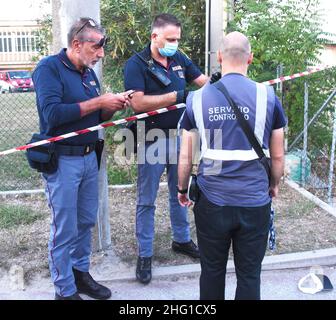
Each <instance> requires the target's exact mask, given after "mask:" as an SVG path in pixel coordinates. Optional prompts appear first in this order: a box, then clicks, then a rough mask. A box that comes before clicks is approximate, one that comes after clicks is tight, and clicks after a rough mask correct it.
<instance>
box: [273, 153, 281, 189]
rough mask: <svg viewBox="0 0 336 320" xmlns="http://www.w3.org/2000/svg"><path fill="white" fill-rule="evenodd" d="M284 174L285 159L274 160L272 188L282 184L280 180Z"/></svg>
mask: <svg viewBox="0 0 336 320" xmlns="http://www.w3.org/2000/svg"><path fill="white" fill-rule="evenodd" d="M283 174H284V157H280V158H277V159H272V168H271V187H275V186H277V185H278V184H279V183H280V179H281V177H282V176H283Z"/></svg>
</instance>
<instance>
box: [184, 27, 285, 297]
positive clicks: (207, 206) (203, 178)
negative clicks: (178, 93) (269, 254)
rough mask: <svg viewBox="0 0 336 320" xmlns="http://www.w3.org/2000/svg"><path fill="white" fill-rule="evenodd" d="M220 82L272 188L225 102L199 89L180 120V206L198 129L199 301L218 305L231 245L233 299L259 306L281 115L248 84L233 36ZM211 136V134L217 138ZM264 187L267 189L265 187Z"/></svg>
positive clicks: (209, 88) (279, 162) (267, 90)
mask: <svg viewBox="0 0 336 320" xmlns="http://www.w3.org/2000/svg"><path fill="white" fill-rule="evenodd" d="M217 57H218V62H219V63H220V64H221V67H222V75H223V77H222V79H221V80H219V81H221V82H222V83H223V84H224V85H225V86H226V88H227V90H228V92H229V94H230V96H231V98H232V99H233V101H235V102H236V104H237V105H238V108H239V109H240V110H241V111H242V112H243V113H244V118H245V120H247V122H248V125H249V126H250V127H251V128H252V130H253V131H254V134H255V136H256V137H257V139H258V140H259V142H261V143H262V148H263V149H264V152H265V154H266V155H267V154H268V156H270V159H271V180H270V182H269V179H268V176H267V173H266V170H265V168H264V167H263V165H262V164H261V163H260V161H259V158H258V155H257V154H256V152H255V151H254V150H253V149H252V148H251V144H250V143H249V140H248V139H247V137H246V136H245V134H244V132H243V131H242V129H241V127H240V125H239V123H238V122H237V120H236V117H235V113H234V112H233V110H232V109H231V107H230V104H229V103H228V101H227V99H226V98H225V96H224V95H223V93H222V92H220V91H219V90H218V89H217V88H216V87H215V86H213V85H206V86H204V87H203V88H201V89H200V90H197V91H195V92H193V94H192V95H189V97H188V100H187V107H186V112H185V113H184V116H183V118H182V119H181V129H184V130H183V133H182V143H181V151H180V158H179V165H178V181H179V182H178V187H179V189H180V193H179V195H178V198H179V201H180V204H181V205H184V206H189V205H191V202H190V200H189V199H188V197H187V186H188V180H189V176H190V172H191V166H192V145H193V144H194V143H196V142H195V139H196V133H195V132H192V131H191V130H192V129H198V131H199V134H200V137H201V146H202V147H201V162H200V166H199V169H198V175H197V186H198V188H199V192H198V198H197V199H196V201H195V205H194V215H195V223H196V230H197V240H198V245H199V250H200V256H201V257H200V260H201V276H200V299H202V300H219V299H224V298H225V274H226V264H227V259H228V254H229V248H230V245H231V242H232V246H233V255H234V264H235V270H236V276H237V288H236V295H235V299H249V300H254V299H260V272H261V263H262V260H263V258H264V255H265V251H266V245H267V238H268V231H269V227H270V209H271V208H270V206H271V204H270V203H271V197H276V196H277V195H278V189H279V182H280V178H281V177H282V175H283V169H284V147H283V143H284V129H283V128H284V126H285V125H286V117H285V113H284V111H283V109H282V106H281V104H280V101H279V99H278V98H277V97H276V96H275V94H274V90H273V88H272V87H267V86H265V85H262V84H259V83H256V82H254V81H252V80H250V79H248V78H247V69H248V65H249V64H251V63H252V59H253V54H252V53H251V47H250V43H249V41H248V39H247V38H246V37H245V36H244V35H243V34H241V33H239V32H232V33H230V34H228V35H226V36H225V37H224V40H223V43H222V46H221V50H219V51H218V54H217ZM216 130H217V131H216ZM269 183H270V184H269Z"/></svg>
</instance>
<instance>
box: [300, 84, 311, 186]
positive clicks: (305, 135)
mask: <svg viewBox="0 0 336 320" xmlns="http://www.w3.org/2000/svg"><path fill="white" fill-rule="evenodd" d="M308 93H309V92H308V82H307V81H305V83H304V115H303V152H302V161H301V164H302V165H301V185H302V187H304V186H305V184H306V165H307V146H308V108H309V100H308V99H309V98H308V96H309V94H308Z"/></svg>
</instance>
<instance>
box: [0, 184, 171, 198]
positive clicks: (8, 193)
mask: <svg viewBox="0 0 336 320" xmlns="http://www.w3.org/2000/svg"><path fill="white" fill-rule="evenodd" d="M167 185H168V183H167V182H160V187H164V186H167ZM132 188H136V184H116V185H109V186H108V190H119V189H132ZM33 194H44V189H34V190H18V191H16V190H13V191H0V197H7V196H19V195H33Z"/></svg>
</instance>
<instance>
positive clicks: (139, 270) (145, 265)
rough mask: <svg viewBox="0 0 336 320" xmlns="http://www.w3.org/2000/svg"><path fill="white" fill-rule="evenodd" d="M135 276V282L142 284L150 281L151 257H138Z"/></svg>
mask: <svg viewBox="0 0 336 320" xmlns="http://www.w3.org/2000/svg"><path fill="white" fill-rule="evenodd" d="M135 275H136V278H137V280H138V281H139V282H141V283H143V284H147V283H149V282H150V281H151V280H152V257H149V258H145V257H138V262H137V267H136V273H135Z"/></svg>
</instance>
